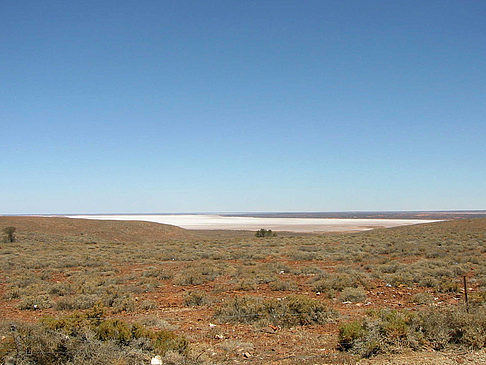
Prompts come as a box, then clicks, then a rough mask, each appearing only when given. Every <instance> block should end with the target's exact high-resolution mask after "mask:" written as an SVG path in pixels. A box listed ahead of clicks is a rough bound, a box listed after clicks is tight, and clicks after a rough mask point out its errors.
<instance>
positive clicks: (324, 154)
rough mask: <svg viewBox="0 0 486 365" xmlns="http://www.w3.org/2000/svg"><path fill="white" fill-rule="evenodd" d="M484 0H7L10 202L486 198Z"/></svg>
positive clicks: (1, 20) (4, 85)
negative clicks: (73, 0) (72, 0)
mask: <svg viewBox="0 0 486 365" xmlns="http://www.w3.org/2000/svg"><path fill="white" fill-rule="evenodd" d="M484 19H486V2H484V1H442V0H441V1H371V0H370V1H360V0H359V1H321V0H319V1H285V0H280V1H230V0H221V1H212V0H209V1H183V0H177V1H76V2H71V1H19V0H16V1H10V0H5V1H2V2H1V3H0V55H1V56H0V83H1V87H0V128H1V129H0V130H1V135H2V138H1V143H0V171H1V173H2V178H1V179H0V213H100V212H106V213H109V212H113V213H116V212H208V211H211V212H216V211H233V212H234V211H338V210H422V209H430V210H431V209H486V143H485V142H486V22H485V20H484Z"/></svg>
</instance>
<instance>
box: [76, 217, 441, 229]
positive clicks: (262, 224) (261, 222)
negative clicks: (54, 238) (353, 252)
mask: <svg viewBox="0 0 486 365" xmlns="http://www.w3.org/2000/svg"><path fill="white" fill-rule="evenodd" d="M67 217H70V218H85V219H101V220H123V221H146V222H155V223H164V224H172V225H174V226H178V227H181V228H185V229H204V230H206V229H208V230H250V231H256V230H258V229H260V228H265V229H271V230H272V231H290V232H345V231H366V230H370V229H373V228H390V227H397V226H407V225H412V224H421V223H431V222H438V221H439V220H430V219H429V220H424V219H359V218H356V219H350V218H346V219H345V218H269V217H234V216H231V217H229V216H222V215H217V214H147V215H138V214H137V215H111V214H109V215H70V216H67Z"/></svg>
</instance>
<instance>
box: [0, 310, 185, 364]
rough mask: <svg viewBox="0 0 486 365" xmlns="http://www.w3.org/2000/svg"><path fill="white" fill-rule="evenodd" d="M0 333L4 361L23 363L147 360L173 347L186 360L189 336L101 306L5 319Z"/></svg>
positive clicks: (135, 361)
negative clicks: (27, 320) (113, 314)
mask: <svg viewBox="0 0 486 365" xmlns="http://www.w3.org/2000/svg"><path fill="white" fill-rule="evenodd" d="M0 335H2V339H3V340H2V342H1V344H0V361H1V362H2V363H3V362H4V361H6V360H7V359H8V358H11V357H13V358H16V359H17V362H16V363H19V364H39V365H50V364H89V365H94V364H107V365H108V364H141V363H146V361H147V360H146V359H147V357H149V356H152V355H153V354H159V355H161V356H164V355H165V354H167V353H169V352H172V353H178V354H180V355H181V356H180V358H181V359H185V356H186V354H187V349H188V342H187V340H186V339H185V338H184V337H182V336H180V335H177V334H175V333H174V332H172V331H167V330H158V331H155V330H151V329H149V328H147V327H144V326H142V325H141V324H138V323H127V322H124V321H121V320H118V319H106V318H104V311H103V310H102V309H101V308H100V307H95V308H93V309H91V310H89V311H87V312H85V313H73V314H72V315H70V316H67V317H62V318H43V319H42V320H41V321H40V322H39V323H37V324H24V323H19V324H15V325H12V324H4V325H1V326H0Z"/></svg>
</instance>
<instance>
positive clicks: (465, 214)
mask: <svg viewBox="0 0 486 365" xmlns="http://www.w3.org/2000/svg"><path fill="white" fill-rule="evenodd" d="M221 215H222V216H225V217H256V218H359V219H444V220H448V219H470V218H486V210H444V211H397V212H393V211H389V212H268V213H267V212H265V213H238V214H237V213H224V214H221Z"/></svg>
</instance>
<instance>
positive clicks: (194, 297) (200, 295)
mask: <svg viewBox="0 0 486 365" xmlns="http://www.w3.org/2000/svg"><path fill="white" fill-rule="evenodd" d="M209 302H210V301H209V299H208V297H207V295H206V294H205V293H204V292H200V291H190V292H186V293H185V294H184V305H185V306H186V307H190V306H201V305H205V304H209Z"/></svg>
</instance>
